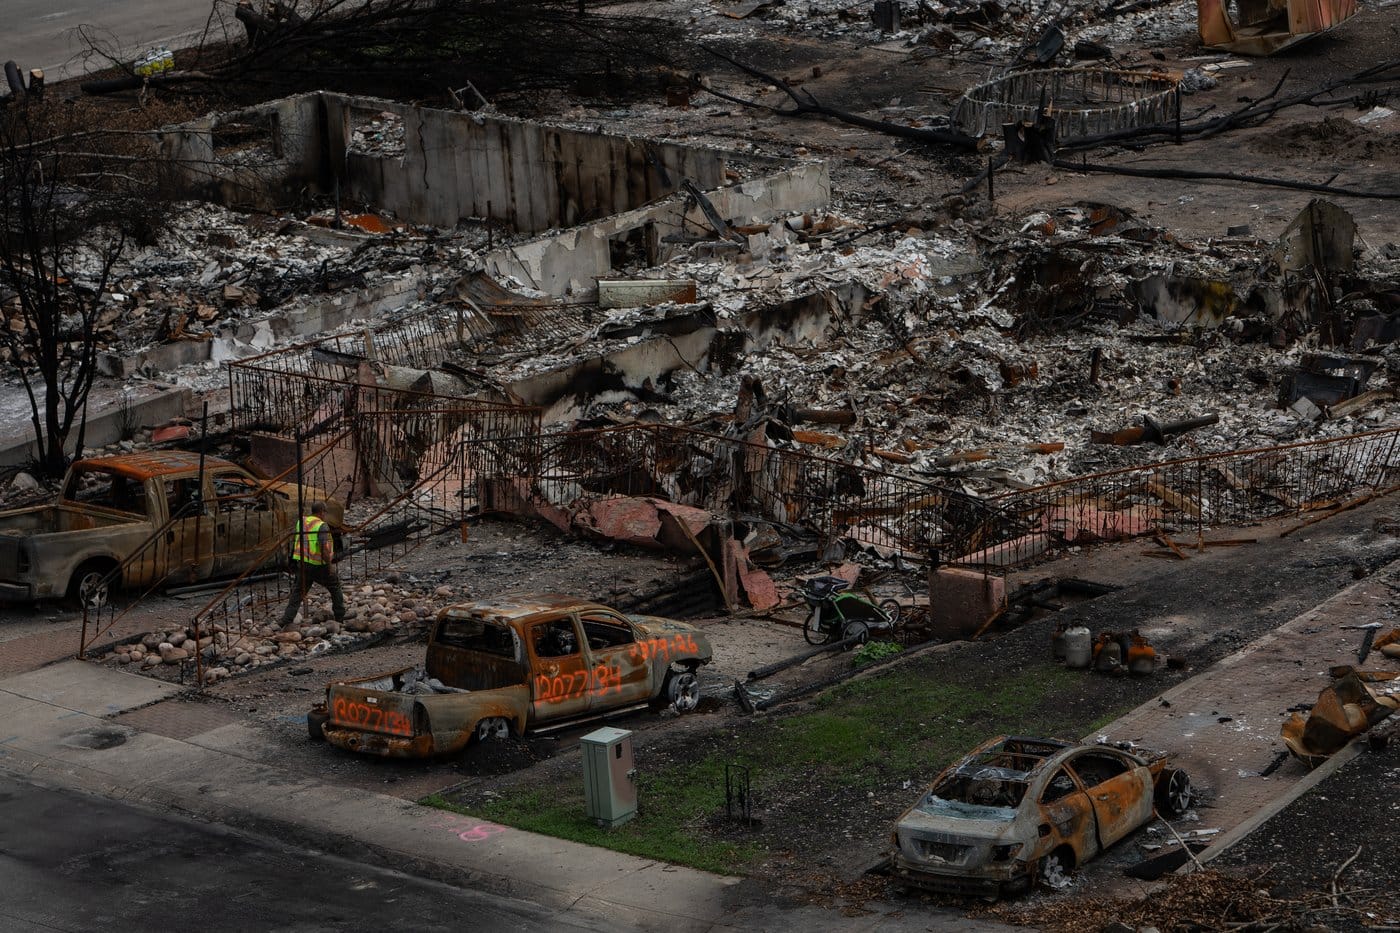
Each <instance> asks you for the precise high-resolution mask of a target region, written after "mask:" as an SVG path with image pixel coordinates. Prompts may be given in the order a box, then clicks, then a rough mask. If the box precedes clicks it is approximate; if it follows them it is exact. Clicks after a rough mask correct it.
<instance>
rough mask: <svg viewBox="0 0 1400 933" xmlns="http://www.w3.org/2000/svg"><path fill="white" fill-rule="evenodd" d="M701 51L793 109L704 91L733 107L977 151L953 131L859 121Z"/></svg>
mask: <svg viewBox="0 0 1400 933" xmlns="http://www.w3.org/2000/svg"><path fill="white" fill-rule="evenodd" d="M702 48H703V49H704V50H705V51H706V52H708V53H709V54H711V55H713V56H714V57H716V58H718V59H721V60H723V61H726V62H728V63H729V64H731V65H733V66H734V67H735V68H738V69H739V70H740V71H742V72H744V73H745V74H748V75H751V76H753V77H755V78H758V79H759V80H762V81H766V82H767V83H769V84H772V85H774V86H775V87H777V88H779V89H781V90H782V92H783V93H784V94H786V95H787V96H788V97H789V98H790V99H791V100H792V102H793V106H791V107H786V108H782V107H768V106H766V105H763V104H755V103H754V102H752V101H745V100H743V99H742V98H739V97H733V96H731V95H728V94H722V93H720V92H717V91H714V90H712V89H710V88H706V90H709V91H710V93H712V94H715V95H716V96H718V97H721V98H723V99H725V100H728V101H732V102H733V103H737V104H743V105H744V106H748V107H759V108H761V109H764V110H767V111H769V112H770V113H773V114H776V115H778V116H780V117H805V116H817V117H827V118H829V119H832V120H837V121H839V122H841V123H848V124H850V125H851V126H859V127H862V128H864V129H867V130H872V131H874V132H876V133H883V134H885V135H887V136H896V137H899V138H900V139H910V140H914V141H915V142H921V143H926V144H929V145H936V146H952V147H954V148H956V149H963V150H966V151H969V152H972V151H976V150H977V149H978V148H980V143H979V141H978V140H976V139H974V138H973V137H971V136H965V135H964V134H962V133H959V132H956V131H954V130H943V129H933V128H930V127H922V126H905V125H904V124H902V123H890V122H889V121H887V120H872V119H870V118H869V117H862V116H861V115H860V114H856V113H851V112H849V111H846V110H838V109H836V108H835V107H828V106H826V105H825V104H823V103H821V102H820V101H819V100H817V98H816V97H815V96H814V95H813V94H812V93H811V92H810V91H807V90H803V91H802V92H801V94H799V93H798V92H797V91H794V90H793V89H792V87H791V86H790V85H789V84H788V83H787V82H786V81H784V80H783V79H782V78H779V77H776V76H774V75H770V74H768V73H767V72H764V71H760V70H759V69H758V68H755V67H754V66H752V65H747V64H745V63H743V62H741V61H738V60H737V59H734V58H731V57H730V56H728V55H725V54H724V53H723V52H720V51H718V50H717V49H714V48H711V47H710V46H702Z"/></svg>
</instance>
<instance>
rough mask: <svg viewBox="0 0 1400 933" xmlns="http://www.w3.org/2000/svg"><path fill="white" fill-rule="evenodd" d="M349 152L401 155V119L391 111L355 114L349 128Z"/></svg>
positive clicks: (402, 145)
mask: <svg viewBox="0 0 1400 933" xmlns="http://www.w3.org/2000/svg"><path fill="white" fill-rule="evenodd" d="M349 148H350V151H351V152H364V153H369V154H373V155H381V156H383V155H400V156H401V155H403V154H404V152H405V151H406V147H405V145H404V129H403V117H402V116H400V115H399V114H397V113H394V112H393V111H392V110H384V111H380V112H379V113H375V114H373V115H368V114H359V113H356V114H355V121H354V123H353V124H352V125H351V127H350V145H349Z"/></svg>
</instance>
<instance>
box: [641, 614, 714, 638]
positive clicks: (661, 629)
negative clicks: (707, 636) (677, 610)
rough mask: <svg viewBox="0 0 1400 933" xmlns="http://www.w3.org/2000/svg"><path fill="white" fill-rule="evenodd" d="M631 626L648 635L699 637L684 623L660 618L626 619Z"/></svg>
mask: <svg viewBox="0 0 1400 933" xmlns="http://www.w3.org/2000/svg"><path fill="white" fill-rule="evenodd" d="M627 619H628V621H630V622H631V623H632V624H633V625H635V626H637V628H638V629H639V630H641V631H643V632H646V633H647V634H648V635H699V634H701V632H700V630H699V629H698V628H696V627H695V626H693V625H688V624H686V623H685V622H677V621H676V620H675V619H663V618H662V617H661V616H633V615H629V616H628V617H627Z"/></svg>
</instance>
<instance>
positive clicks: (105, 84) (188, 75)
mask: <svg viewBox="0 0 1400 933" xmlns="http://www.w3.org/2000/svg"><path fill="white" fill-rule="evenodd" d="M220 80H222V79H220V78H219V77H218V76H216V75H211V74H206V73H204V72H202V71H177V72H172V73H171V74H164V75H150V76H149V77H146V76H142V75H123V76H121V77H120V78H103V79H101V80H97V81H84V82H83V83H82V84H80V85H78V86H79V87H80V88H82V91H83V93H84V94H92V95H101V94H118V93H121V92H122V91H139V90H140V89H141V88H143V87H175V86H177V85H181V84H191V83H194V82H199V81H206V82H218V81H220Z"/></svg>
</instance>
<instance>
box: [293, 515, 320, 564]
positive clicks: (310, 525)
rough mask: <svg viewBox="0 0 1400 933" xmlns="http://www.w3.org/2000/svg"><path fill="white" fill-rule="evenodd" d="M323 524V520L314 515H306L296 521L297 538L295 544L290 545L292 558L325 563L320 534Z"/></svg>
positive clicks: (309, 562)
mask: <svg viewBox="0 0 1400 933" xmlns="http://www.w3.org/2000/svg"><path fill="white" fill-rule="evenodd" d="M325 525H326V523H325V522H323V521H322V520H321V519H319V518H317V517H316V516H314V515H308V516H306V517H305V518H303V519H302V520H301V521H299V522H297V539H296V544H294V545H293V546H292V560H299V561H304V562H305V563H308V564H325V562H326V559H325V556H324V555H323V554H322V553H321V535H320V531H321V529H322V528H324V527H325Z"/></svg>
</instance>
